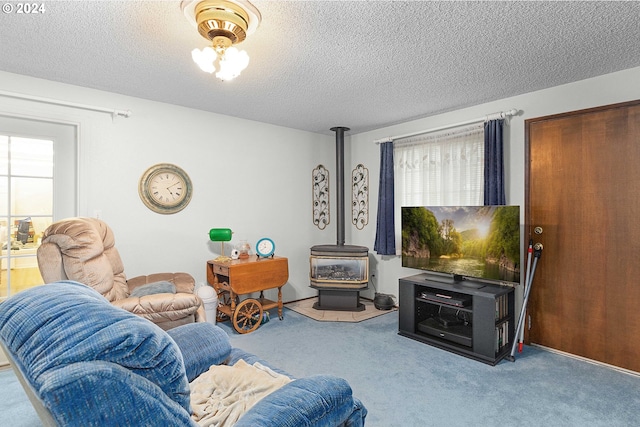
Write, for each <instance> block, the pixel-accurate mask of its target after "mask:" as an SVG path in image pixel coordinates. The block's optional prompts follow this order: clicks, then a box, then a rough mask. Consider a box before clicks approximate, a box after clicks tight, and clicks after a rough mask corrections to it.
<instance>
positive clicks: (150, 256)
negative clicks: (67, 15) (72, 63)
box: [0, 73, 335, 301]
mask: <svg viewBox="0 0 640 427" xmlns="http://www.w3.org/2000/svg"><path fill="white" fill-rule="evenodd" d="M0 90H4V91H11V92H17V93H24V94H30V95H37V96H42V97H47V98H53V99H59V100H65V101H72V102H78V103H83V104H91V105H98V106H104V107H108V108H115V109H130V110H131V111H132V116H131V117H130V118H115V119H114V120H112V118H111V116H110V115H108V114H102V113H95V112H87V111H83V110H77V109H72V108H68V107H60V106H54V105H49V104H41V103H34V102H31V101H22V100H16V99H12V98H5V97H1V96H0V112H5V113H6V112H9V113H12V114H15V113H19V114H27V115H30V116H38V117H46V118H50V119H60V120H64V121H71V122H77V123H79V124H80V134H81V135H80V156H81V167H80V185H81V187H80V212H79V215H81V216H93V215H94V213H95V212H96V211H101V212H102V218H103V219H104V220H105V221H106V222H107V223H108V224H109V225H110V226H111V227H112V228H113V230H114V233H115V236H116V246H117V248H118V249H119V252H120V255H121V257H122V259H123V262H124V265H125V272H126V273H127V276H128V277H133V276H135V275H139V274H149V273H153V272H161V271H186V272H189V273H191V274H192V275H193V276H194V277H195V278H196V281H197V282H198V283H203V282H205V281H206V274H205V273H206V269H205V265H206V261H207V260H209V259H212V258H215V257H216V256H218V255H219V252H220V243H217V242H211V241H209V237H208V231H209V229H211V228H214V227H229V228H231V229H232V230H233V231H234V236H233V241H232V242H231V243H234V244H236V243H238V242H239V241H240V240H241V239H246V240H247V241H249V242H250V243H251V244H252V245H255V242H256V241H257V240H258V239H259V238H260V237H263V236H268V237H271V238H272V239H273V240H274V241H275V243H276V255H279V256H285V257H288V258H289V285H287V286H285V287H284V288H283V294H284V299H285V301H290V300H296V299H301V298H306V297H309V296H313V295H315V294H316V292H315V291H314V290H313V289H311V288H309V279H308V276H309V247H310V244H318V243H325V242H327V241H328V242H331V241H334V239H335V237H334V236H335V225H332V224H330V226H329V227H327V228H326V229H325V230H324V231H320V230H318V229H317V228H316V227H315V226H314V225H313V224H312V215H311V198H312V195H311V173H312V170H313V168H314V167H316V166H317V165H318V164H319V163H322V164H325V165H332V164H333V163H334V162H335V160H334V154H333V153H334V139H333V138H332V137H331V136H327V135H320V134H314V133H309V132H302V131H298V130H293V129H288V128H283V127H278V126H272V125H267V124H263V123H258V122H253V121H248V120H242V119H236V118H232V117H227V116H221V115H217V114H212V113H207V112H203V111H199V110H193V109H188V108H183V107H178V106H174V105H169V104H163V103H158V102H151V101H147V100H142V99H138V98H133V97H127V96H122V95H118V94H114V93H107V92H101V91H97V90H92V89H87V88H81V87H76V86H71V85H65V84H60V83H55V82H51V81H45V80H41V79H35V78H30V77H26V76H20V75H15V74H9V73H0ZM160 162H170V163H175V164H177V165H179V166H181V167H182V168H183V169H185V170H186V171H187V173H188V174H189V176H190V177H191V180H192V182H193V186H194V193H193V197H192V200H191V203H190V204H189V205H188V206H187V207H186V208H185V209H184V210H183V211H181V212H179V213H177V214H174V215H160V214H157V213H154V212H152V211H150V210H149V209H147V208H146V207H145V206H144V204H143V203H142V202H141V200H140V198H139V196H138V181H139V178H140V176H141V175H142V174H143V172H144V171H145V170H146V169H147V168H148V167H149V166H151V165H153V164H156V163H160ZM332 205H333V204H332ZM230 249H231V247H229V246H228V247H227V249H226V255H229V250H230ZM274 292H275V291H273V292H270V295H269V296H271V297H273V294H274Z"/></svg>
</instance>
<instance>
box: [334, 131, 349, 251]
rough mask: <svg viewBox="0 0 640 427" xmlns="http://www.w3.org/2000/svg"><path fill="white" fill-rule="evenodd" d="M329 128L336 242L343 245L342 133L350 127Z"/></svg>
mask: <svg viewBox="0 0 640 427" xmlns="http://www.w3.org/2000/svg"><path fill="white" fill-rule="evenodd" d="M330 130H332V131H333V132H335V133H336V171H337V172H336V208H337V211H338V212H337V213H336V216H337V217H338V220H337V222H336V227H337V231H336V234H337V242H336V244H337V245H338V246H344V218H345V212H344V133H345V132H346V131H348V130H350V129H349V128H346V127H341V126H338V127H334V128H331V129H330Z"/></svg>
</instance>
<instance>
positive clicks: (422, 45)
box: [0, 0, 640, 134]
mask: <svg viewBox="0 0 640 427" xmlns="http://www.w3.org/2000/svg"><path fill="white" fill-rule="evenodd" d="M4 3H7V2H4ZM42 3H43V4H44V5H45V8H46V10H45V12H44V13H42V14H30V15H25V14H21V15H19V14H17V13H15V11H14V12H13V13H2V14H0V70H3V71H8V72H12V73H19V74H25V75H29V76H35V77H40V78H44V79H49V80H54V81H59V82H64V83H70V84H74V85H79V86H86V87H90V88H96V89H101V90H106V91H110V92H116V93H121V94H126V95H131V96H136V97H140V98H146V99H151V100H156V101H161V102H167V103H171V104H177V105H182V106H187V107H193V108H197V109H202V110H207V111H212V112H216V113H221V114H227V115H231V116H236V117H241V118H245V119H250V120H257V121H261V122H266V123H272V124H276V125H280V126H286V127H289V128H295V129H302V130H306V131H310V132H317V133H324V134H332V132H330V131H329V128H330V127H333V126H348V127H350V128H351V130H352V133H359V132H363V131H367V130H372V129H377V128H380V127H384V126H388V125H391V124H395V123H400V122H404V121H407V120H411V119H416V118H420V117H426V116H430V115H433V114H437V113H442V112H446V111H451V110H456V109H460V108H464V107H467V106H471V105H476V104H479V103H484V102H489V101H492V100H496V99H501V98H506V97H510V96H514V95H519V94H522V93H527V92H531V91H535V90H539V89H544V88H547V87H552V86H557V85H560V84H564V83H568V82H572V81H576V80H582V79H585V78H589V77H593V76H597V75H602V74H607V73H611V72H614V71H618V70H622V69H627V68H633V67H637V66H640V2H635V1H632V2H609V1H605V2H578V1H571V2H541V1H535V2H522V1H513V2H449V1H447V2H436V1H431V2H427V1H413V2H400V1H259V0H256V1H254V2H253V3H254V4H255V5H256V7H258V9H259V10H260V12H261V14H262V23H261V25H260V27H259V28H258V29H257V31H256V32H255V33H254V35H253V36H251V37H250V38H249V39H247V40H246V41H245V42H244V43H242V44H241V45H239V47H240V48H241V49H245V50H246V51H247V52H248V53H249V56H250V57H251V62H250V64H249V67H248V68H247V69H246V70H244V72H243V73H242V75H241V76H240V77H238V78H237V79H235V80H234V81H231V82H222V81H220V80H218V79H216V78H215V77H214V76H212V75H209V74H207V73H204V72H202V71H200V70H199V69H198V68H197V66H196V65H195V64H194V63H193V62H192V60H191V53H190V52H191V50H192V49H193V48H194V47H198V48H202V47H204V46H205V45H206V41H205V40H204V39H202V38H201V37H200V35H199V34H198V33H197V31H196V30H195V28H193V27H191V26H190V24H189V23H188V22H187V20H186V19H185V17H184V15H183V14H182V12H181V10H180V2H179V1H178V0H176V1H45V2H42ZM13 4H14V5H15V4H17V2H15V3H13ZM36 95H37V94H36ZM110 107H113V108H127V106H110ZM133 113H134V114H135V111H134V112H133Z"/></svg>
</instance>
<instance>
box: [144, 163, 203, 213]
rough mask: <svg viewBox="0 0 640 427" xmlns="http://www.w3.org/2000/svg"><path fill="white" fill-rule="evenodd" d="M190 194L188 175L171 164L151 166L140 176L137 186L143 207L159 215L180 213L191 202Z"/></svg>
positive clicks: (190, 187)
mask: <svg viewBox="0 0 640 427" xmlns="http://www.w3.org/2000/svg"><path fill="white" fill-rule="evenodd" d="M192 193H193V186H192V184H191V178H189V175H187V173H186V172H185V171H184V170H183V169H182V168H180V167H178V166H176V165H173V164H171V163H159V164H157V165H153V166H151V167H150V168H149V169H147V170H146V171H145V173H144V174H142V177H141V178H140V183H139V185H138V194H139V195H140V199H141V200H142V202H143V203H144V204H145V206H147V207H148V208H149V209H151V210H152V211H154V212H157V213H160V214H173V213H176V212H180V211H181V210H182V209H184V208H185V207H186V206H187V205H188V204H189V202H190V201H191V194H192Z"/></svg>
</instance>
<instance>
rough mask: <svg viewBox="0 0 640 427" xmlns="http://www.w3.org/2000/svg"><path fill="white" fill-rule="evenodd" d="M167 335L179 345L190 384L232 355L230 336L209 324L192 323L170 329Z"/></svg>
mask: <svg viewBox="0 0 640 427" xmlns="http://www.w3.org/2000/svg"><path fill="white" fill-rule="evenodd" d="M167 334H169V336H170V337H171V338H173V340H174V341H175V342H176V344H178V347H179V348H180V352H181V353H182V359H183V361H184V367H185V370H186V372H187V378H188V380H189V382H191V381H193V380H194V379H196V378H197V377H198V376H199V375H200V374H201V373H203V372H206V371H208V370H209V367H211V366H212V365H219V364H221V363H222V362H224V361H225V360H226V359H227V358H228V357H229V354H230V353H231V344H230V343H229V336H228V335H227V333H226V332H225V331H224V330H223V329H222V328H220V327H219V326H216V325H213V324H211V323H208V322H200V323H190V324H188V325H182V326H178V327H177V328H173V329H169V330H168V331H167Z"/></svg>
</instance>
